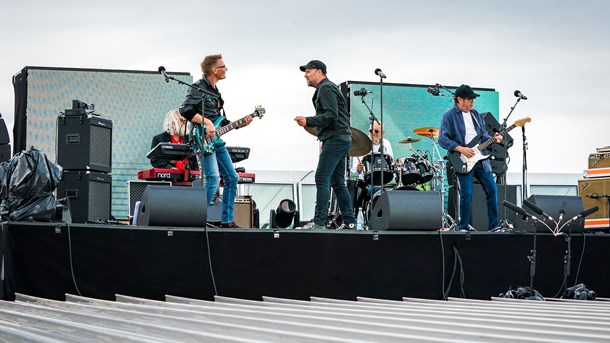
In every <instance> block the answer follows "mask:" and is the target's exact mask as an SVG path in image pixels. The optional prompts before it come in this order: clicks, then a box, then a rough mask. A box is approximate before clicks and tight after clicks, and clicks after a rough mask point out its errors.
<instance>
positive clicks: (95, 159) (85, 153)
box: [57, 115, 112, 173]
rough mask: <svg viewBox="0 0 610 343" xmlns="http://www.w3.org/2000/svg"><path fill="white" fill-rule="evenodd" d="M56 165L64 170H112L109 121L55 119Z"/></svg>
mask: <svg viewBox="0 0 610 343" xmlns="http://www.w3.org/2000/svg"><path fill="white" fill-rule="evenodd" d="M57 163H58V164H59V165H60V166H62V167H63V168H64V169H65V170H90V171H99V172H104V173H110V172H111V171H112V121H111V120H108V119H103V118H99V117H93V116H87V115H60V116H59V117H58V118H57Z"/></svg>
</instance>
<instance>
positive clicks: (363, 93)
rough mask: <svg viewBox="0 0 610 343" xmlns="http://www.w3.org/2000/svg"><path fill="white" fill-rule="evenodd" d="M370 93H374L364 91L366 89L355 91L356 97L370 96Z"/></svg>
mask: <svg viewBox="0 0 610 343" xmlns="http://www.w3.org/2000/svg"><path fill="white" fill-rule="evenodd" d="M369 93H373V92H371V91H369V90H366V89H364V87H363V88H360V90H357V91H354V95H355V96H365V95H367V94H369Z"/></svg>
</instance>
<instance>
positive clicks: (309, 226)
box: [296, 220, 326, 230]
mask: <svg viewBox="0 0 610 343" xmlns="http://www.w3.org/2000/svg"><path fill="white" fill-rule="evenodd" d="M296 229H297V230H299V229H300V230H324V229H326V226H324V225H318V224H316V223H314V222H313V220H312V221H310V222H308V223H307V224H305V225H303V226H299V227H297V228H296Z"/></svg>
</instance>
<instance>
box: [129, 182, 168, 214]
mask: <svg viewBox="0 0 610 343" xmlns="http://www.w3.org/2000/svg"><path fill="white" fill-rule="evenodd" d="M171 184H172V183H171V182H169V181H128V187H127V188H128V192H129V216H130V217H133V212H134V209H135V207H136V202H137V201H140V200H142V195H143V194H144V191H145V190H146V187H147V186H150V185H153V186H171Z"/></svg>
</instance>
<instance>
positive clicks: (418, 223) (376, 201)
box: [369, 190, 443, 231]
mask: <svg viewBox="0 0 610 343" xmlns="http://www.w3.org/2000/svg"><path fill="white" fill-rule="evenodd" d="M369 206H372V210H370V211H369V229H370V230H413V231H422V230H426V231H428V230H438V229H440V228H441V226H442V225H443V204H442V202H441V194H440V193H439V192H420V191H410V190H390V191H386V192H383V193H382V194H381V195H378V194H376V195H375V196H374V197H373V199H371V205H369Z"/></svg>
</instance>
